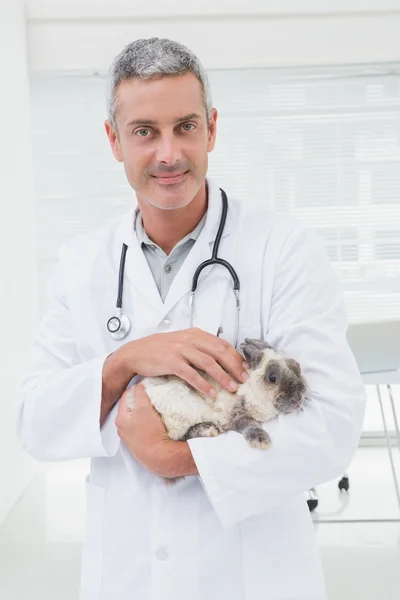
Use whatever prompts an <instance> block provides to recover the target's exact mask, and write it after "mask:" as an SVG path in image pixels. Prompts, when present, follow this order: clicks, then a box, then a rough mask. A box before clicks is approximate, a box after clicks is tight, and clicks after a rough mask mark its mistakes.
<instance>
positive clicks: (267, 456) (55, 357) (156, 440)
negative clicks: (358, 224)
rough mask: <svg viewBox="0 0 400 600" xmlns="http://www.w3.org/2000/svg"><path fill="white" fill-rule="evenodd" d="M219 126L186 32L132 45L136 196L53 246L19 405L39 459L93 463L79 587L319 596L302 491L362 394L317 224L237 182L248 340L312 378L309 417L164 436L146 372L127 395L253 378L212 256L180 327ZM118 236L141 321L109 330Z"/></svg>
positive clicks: (111, 120) (344, 451)
mask: <svg viewBox="0 0 400 600" xmlns="http://www.w3.org/2000/svg"><path fill="white" fill-rule="evenodd" d="M216 124H217V111H216V110H215V109H214V108H212V103H211V95H210V90H209V85H208V80H207V75H206V73H205V71H204V69H203V67H202V66H201V64H200V63H199V61H198V59H197V58H196V57H195V56H194V55H193V54H192V53H191V52H190V51H189V50H188V49H187V48H185V47H184V46H182V45H180V44H178V43H176V42H172V41H169V40H159V39H156V38H152V39H150V40H138V41H136V42H134V43H132V44H130V45H129V46H127V47H126V48H125V49H124V50H123V51H122V52H121V53H120V55H119V56H118V57H117V58H116V59H115V61H114V63H113V65H112V67H111V70H110V77H109V90H108V120H107V121H106V124H105V127H106V132H107V135H108V138H109V141H110V144H111V148H112V151H113V153H114V156H115V158H116V159H117V160H118V161H120V162H122V163H123V165H124V169H125V173H126V176H127V179H128V181H129V183H130V185H131V187H132V188H133V190H134V191H135V192H136V197H137V205H138V206H137V208H136V207H134V208H133V210H132V211H131V212H130V214H129V215H128V216H127V217H124V219H122V220H121V221H118V223H117V224H112V225H110V226H107V227H105V228H104V229H102V230H100V231H96V232H92V233H90V234H88V235H85V236H83V237H80V238H77V239H75V240H72V241H71V242H70V243H69V244H67V245H66V246H64V247H63V248H62V250H61V253H60V260H59V264H58V266H57V269H56V271H55V274H54V276H53V279H52V281H51V284H50V286H49V295H48V302H49V304H48V307H47V311H46V314H45V316H44V318H43V321H42V324H41V329H40V333H39V336H38V340H37V342H36V344H35V361H34V367H33V370H32V372H31V373H30V374H29V376H28V377H27V378H26V380H25V382H24V384H23V386H22V390H21V395H20V400H19V407H20V413H19V414H20V418H19V435H20V438H21V441H22V443H23V445H24V447H25V448H26V450H27V451H28V452H30V453H31V454H32V455H33V456H35V457H36V458H38V459H41V460H68V459H73V458H80V457H91V458H92V462H91V472H90V478H89V479H88V481H87V495H88V532H87V541H86V544H85V548H84V556H83V571H82V584H81V600H95V599H96V600H100V598H101V599H102V600H117V599H118V600H128V599H129V600H131V599H139V600H158V599H161V598H162V599H163V600H170V599H171V600H172V598H173V599H174V600H183V598H185V599H186V598H190V600H206V599H207V600H217V599H218V600H220V599H221V598H227V599H229V600H256V599H257V600H259V599H260V598H265V600H295V599H297V600H325V599H326V594H325V589H324V582H323V577H322V572H321V566H320V561H319V557H318V551H317V547H316V540H315V535H314V531H313V526H312V521H311V519H310V515H309V513H308V509H307V504H306V502H305V498H304V492H305V491H306V490H307V489H309V488H311V487H313V486H315V485H318V484H320V483H321V482H323V481H326V480H328V479H332V478H333V477H336V476H339V475H341V474H342V471H343V470H345V469H346V467H347V465H348V463H349V462H350V460H351V458H352V455H353V454H354V451H355V449H356V447H357V443H358V439H359V435H360V431H361V424H362V419H363V412H364V407H365V395H364V390H363V386H362V382H361V379H360V377H359V374H358V371H357V367H356V364H355V361H354V358H353V356H352V354H351V352H350V350H349V347H348V345H347V342H346V321H345V317H344V311H343V304H342V298H341V295H340V293H339V291H338V287H337V284H336V281H335V278H334V275H333V272H332V269H331V267H330V265H329V263H328V261H327V259H326V257H325V255H324V253H323V252H322V250H321V246H320V244H319V242H318V240H317V238H316V236H315V235H314V234H312V232H310V231H308V230H307V229H305V228H304V227H303V226H301V225H300V224H299V223H297V222H295V221H294V220H293V219H291V218H289V217H287V216H282V215H277V214H275V213H269V212H268V211H266V210H264V209H263V208H260V207H258V208H253V207H252V206H251V205H250V204H248V205H245V204H244V203H238V202H237V201H235V200H234V199H232V198H231V197H230V195H229V203H228V206H229V213H228V219H227V222H226V226H225V228H224V232H223V235H222V240H221V249H220V255H221V257H223V258H224V259H226V260H228V261H229V262H230V263H232V265H233V266H234V267H235V269H236V270H237V272H238V274H239V278H240V282H241V292H242V294H241V313H240V323H239V331H238V334H239V342H241V341H243V339H244V338H245V337H254V338H260V339H265V340H266V341H268V343H269V344H270V345H272V346H273V347H276V348H277V349H279V350H280V351H282V352H283V353H286V354H287V355H289V356H291V357H293V358H295V359H296V360H298V361H299V362H300V364H301V366H302V369H303V372H304V375H305V377H306V379H307V383H308V386H309V389H308V396H307V402H306V404H305V407H304V409H303V410H302V411H301V412H298V413H295V414H291V415H285V416H282V417H280V418H279V419H275V420H274V421H272V422H270V423H268V424H265V428H266V429H267V430H268V433H269V434H270V436H271V438H272V446H271V448H270V449H269V450H268V451H262V450H256V449H253V448H250V447H249V446H248V445H247V444H246V442H245V441H244V440H243V438H242V437H241V436H240V435H239V434H238V433H236V432H228V433H226V434H223V435H221V436H218V437H216V438H209V439H207V438H195V439H192V440H189V442H184V441H172V440H169V439H168V438H167V435H166V431H165V428H164V426H163V423H162V420H161V418H160V416H159V415H158V414H157V413H156V412H155V411H154V409H153V408H152V406H151V404H150V402H149V399H148V398H147V396H146V394H145V392H144V390H143V389H142V388H141V387H140V385H139V386H136V387H135V410H134V411H129V410H128V409H127V402H126V399H127V394H128V392H127V391H126V390H127V388H128V386H130V384H131V382H132V381H134V382H136V381H138V380H139V378H140V377H144V376H157V375H166V374H177V375H179V376H180V377H182V378H183V379H184V380H186V381H187V382H188V383H189V384H190V385H191V386H193V387H194V388H196V389H198V390H199V391H201V392H204V393H205V394H207V395H209V396H210V397H213V394H214V391H213V388H212V386H210V385H209V384H208V383H206V381H205V379H204V378H203V377H202V376H201V374H200V373H201V371H202V370H203V371H205V372H207V373H209V374H210V375H212V376H213V377H214V378H215V379H216V380H217V381H219V382H220V383H221V384H222V385H223V386H224V387H225V388H226V389H227V390H230V391H235V390H236V389H237V387H238V383H239V382H243V381H245V380H246V378H247V373H246V368H247V365H246V364H245V363H244V361H243V357H242V356H241V355H240V354H239V353H238V352H237V350H236V349H235V348H233V347H232V343H233V340H234V339H235V325H234V323H235V303H234V298H233V295H232V297H231V296H230V294H231V293H232V292H231V290H232V280H231V279H230V276H229V274H228V273H227V272H226V270H224V269H222V268H221V267H213V268H211V269H209V268H208V270H207V272H204V273H203V275H202V277H201V278H200V281H199V285H198V290H197V293H198V297H197V298H196V304H195V312H194V314H195V325H196V327H194V328H191V327H189V323H190V309H189V306H188V298H189V294H190V289H191V284H192V277H193V274H194V272H195V270H196V268H197V266H198V265H199V264H200V263H201V262H203V261H204V260H207V259H208V258H210V256H211V251H212V248H213V245H214V243H215V240H216V232H217V229H218V225H219V223H220V219H221V192H220V190H219V189H218V187H217V186H216V185H215V183H213V182H212V181H211V180H210V179H209V178H207V177H206V175H207V167H208V153H209V152H211V151H212V149H213V148H214V144H215V140H216ZM122 243H125V244H126V245H127V246H128V250H127V254H126V269H125V274H124V280H125V287H124V290H123V293H124V296H123V310H124V312H125V313H126V314H127V315H129V316H130V319H131V321H132V330H131V332H130V334H129V337H128V338H126V339H125V340H123V341H121V342H118V341H115V339H114V338H110V336H109V335H108V333H109V332H107V329H106V328H105V324H106V323H107V319H108V318H109V316H110V307H112V306H113V305H114V306H115V298H114V293H115V288H114V283H115V281H117V269H118V259H119V252H120V249H121V244H122ZM221 322H222V323H221ZM220 324H223V336H224V339H222V338H218V337H217V336H216V335H215V334H216V332H217V329H218V326H219V325H220ZM199 370H200V373H199ZM137 376H138V378H137V379H136V377H137ZM118 400H120V401H119V402H118ZM175 477H184V479H183V480H181V481H180V482H179V483H177V484H176V485H174V486H166V485H165V483H164V481H163V478H175Z"/></svg>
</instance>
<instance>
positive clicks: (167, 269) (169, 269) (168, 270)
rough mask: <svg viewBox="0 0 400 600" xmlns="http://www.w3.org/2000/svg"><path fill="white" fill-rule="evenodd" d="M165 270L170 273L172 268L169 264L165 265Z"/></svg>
mask: <svg viewBox="0 0 400 600" xmlns="http://www.w3.org/2000/svg"><path fill="white" fill-rule="evenodd" d="M165 270H166V272H167V273H171V270H172V267H171V265H166V266H165Z"/></svg>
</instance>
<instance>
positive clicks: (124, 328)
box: [107, 188, 240, 348]
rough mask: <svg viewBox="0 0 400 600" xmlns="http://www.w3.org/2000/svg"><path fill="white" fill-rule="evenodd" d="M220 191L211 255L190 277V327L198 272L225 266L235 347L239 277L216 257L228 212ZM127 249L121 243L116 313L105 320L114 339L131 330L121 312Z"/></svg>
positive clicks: (192, 318) (128, 320) (126, 318)
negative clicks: (232, 300)
mask: <svg viewBox="0 0 400 600" xmlns="http://www.w3.org/2000/svg"><path fill="white" fill-rule="evenodd" d="M220 191H221V199H222V214H221V220H220V223H219V227H218V231H217V235H216V238H215V242H214V247H213V251H212V256H211V258H210V259H209V260H205V261H204V262H202V263H201V264H200V265H199V266H198V267H197V269H196V271H195V273H194V275H193V279H192V287H191V291H190V298H189V306H190V327H193V320H194V300H195V293H196V290H197V285H198V281H199V276H200V273H201V272H202V271H203V269H205V268H206V267H210V266H212V265H220V266H221V267H225V269H227V270H228V271H229V273H230V276H231V277H232V281H233V292H234V294H235V302H236V328H235V343H234V347H235V348H236V346H237V341H238V335H239V316H240V297H239V291H240V281H239V277H238V275H237V273H236V271H235V269H234V268H233V267H232V265H231V264H230V263H229V262H228V261H226V260H224V259H222V258H218V250H219V245H220V242H221V238H222V234H223V232H224V228H225V223H226V216H227V214H228V197H227V195H226V193H225V192H224V190H223V189H221V188H220ZM127 250H128V246H127V245H126V244H122V251H121V260H120V264H119V277H118V295H117V306H116V313H115V315H114V316H113V317H111V318H110V319H108V321H107V330H108V332H109V333H110V335H111V337H112V338H113V339H114V340H123V339H125V338H126V337H127V335H129V332H130V330H131V322H130V319H129V317H128V316H127V315H125V314H123V312H122V294H123V289H124V272H125V258H126V251H127ZM221 333H223V328H222V325H220V326H219V328H218V332H217V336H219V335H220V334H221Z"/></svg>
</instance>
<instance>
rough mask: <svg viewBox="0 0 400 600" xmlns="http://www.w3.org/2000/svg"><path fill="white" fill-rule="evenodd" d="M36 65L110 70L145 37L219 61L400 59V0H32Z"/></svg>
mask: <svg viewBox="0 0 400 600" xmlns="http://www.w3.org/2000/svg"><path fill="white" fill-rule="evenodd" d="M25 5H26V14H27V20H28V50H29V65H30V68H31V69H32V70H35V71H36V70H38V71H42V70H60V69H67V70H69V69H90V70H91V69H94V70H98V71H104V70H105V69H106V68H107V67H108V65H109V63H110V60H111V59H112V57H113V56H114V55H115V54H117V53H118V52H119V50H120V49H121V48H122V47H123V46H124V45H125V44H127V43H129V42H130V41H132V40H133V39H135V38H139V37H151V36H164V37H170V38H172V39H176V40H178V41H181V42H183V43H185V44H187V45H188V46H189V47H190V48H191V49H192V50H193V51H194V52H196V53H197V54H198V55H199V57H200V58H201V60H202V61H203V63H204V64H205V66H206V67H207V68H209V69H211V68H239V67H267V66H288V65H289V66H293V65H324V64H356V63H363V62H368V63H370V62H374V61H377V62H386V61H394V60H400V35H399V31H400V0H325V1H322V0H217V1H215V0H201V1H199V0H198V1H192V2H188V1H187V2H183V1H182V0H169V1H168V2H166V1H165V0H153V1H152V2H148V1H147V0H136V1H135V0H114V1H113V2H110V1H109V0H70V1H68V2H67V1H65V0H58V1H54V0H53V1H50V0H26V1H25Z"/></svg>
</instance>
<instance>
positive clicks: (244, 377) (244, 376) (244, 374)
mask: <svg viewBox="0 0 400 600" xmlns="http://www.w3.org/2000/svg"><path fill="white" fill-rule="evenodd" d="M242 377H243V379H244V380H245V381H247V380H248V378H249V374H248V373H247V371H243V373H242Z"/></svg>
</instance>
